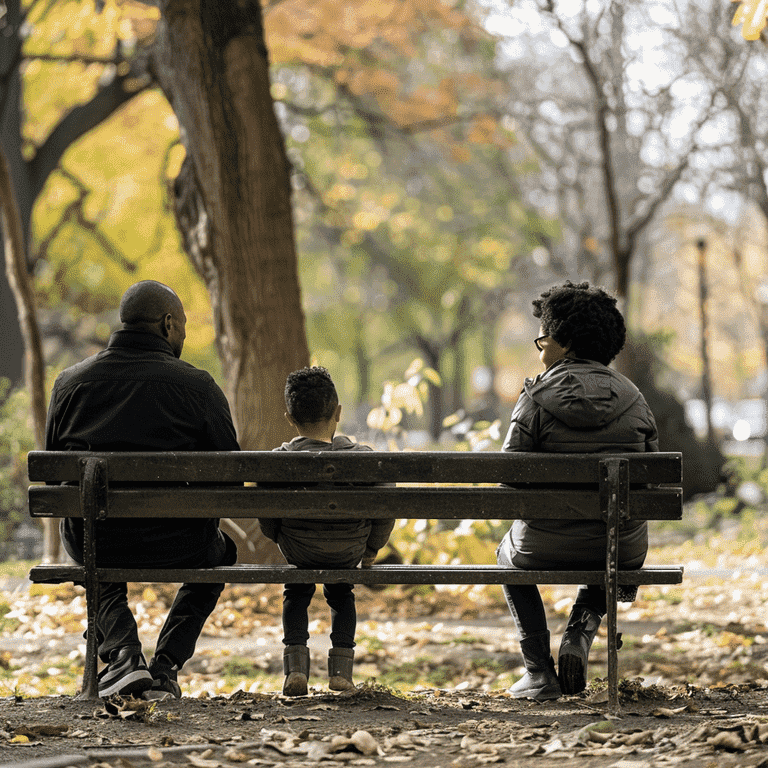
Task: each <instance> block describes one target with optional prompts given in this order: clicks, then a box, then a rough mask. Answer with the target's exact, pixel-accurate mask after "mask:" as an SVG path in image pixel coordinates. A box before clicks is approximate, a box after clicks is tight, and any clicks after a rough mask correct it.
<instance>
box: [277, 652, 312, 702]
mask: <svg viewBox="0 0 768 768" xmlns="http://www.w3.org/2000/svg"><path fill="white" fill-rule="evenodd" d="M283 672H284V673H285V680H284V681H283V694H285V695H286V696H306V695H307V678H308V677H309V648H307V646H306V645H289V646H287V647H286V648H285V649H284V650H283Z"/></svg>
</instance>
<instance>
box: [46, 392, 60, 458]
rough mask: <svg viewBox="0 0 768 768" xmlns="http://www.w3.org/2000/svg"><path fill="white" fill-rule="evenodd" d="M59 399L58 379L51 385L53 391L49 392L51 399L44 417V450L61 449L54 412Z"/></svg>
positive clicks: (55, 412)
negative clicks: (57, 437)
mask: <svg viewBox="0 0 768 768" xmlns="http://www.w3.org/2000/svg"><path fill="white" fill-rule="evenodd" d="M58 401H59V379H58V378H57V379H56V382H55V383H54V385H53V391H52V392H51V400H50V403H49V404H48V414H47V416H46V419H45V450H46V451H58V450H61V448H60V446H59V445H58V441H57V439H56V414H57V410H58Z"/></svg>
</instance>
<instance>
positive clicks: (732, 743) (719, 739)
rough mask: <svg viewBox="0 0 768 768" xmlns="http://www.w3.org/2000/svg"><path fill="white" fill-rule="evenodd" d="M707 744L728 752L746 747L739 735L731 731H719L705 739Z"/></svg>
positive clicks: (738, 750) (740, 750) (742, 749)
mask: <svg viewBox="0 0 768 768" xmlns="http://www.w3.org/2000/svg"><path fill="white" fill-rule="evenodd" d="M707 744H711V745H712V746H713V747H717V748H718V749H725V750H727V751H729V752H743V751H744V750H745V749H746V745H745V744H744V742H743V741H742V740H741V737H740V736H738V735H737V734H735V733H733V732H731V731H721V732H720V733H718V734H717V735H716V736H713V737H712V738H710V739H707Z"/></svg>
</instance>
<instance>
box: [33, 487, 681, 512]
mask: <svg viewBox="0 0 768 768" xmlns="http://www.w3.org/2000/svg"><path fill="white" fill-rule="evenodd" d="M478 490H479V489H477V488H444V487H427V488H413V487H406V488H371V487H368V488H361V487H352V486H347V487H341V488H314V489H309V490H283V489H260V488H247V487H246V488H142V489H132V490H127V489H117V490H110V491H109V493H108V497H107V498H108V503H109V517H110V518H115V517H157V516H162V517H189V516H190V515H191V514H196V515H200V516H209V517H232V518H236V517H241V518H243V517H244V518H253V517H320V518H343V517H345V516H350V517H367V518H392V517H394V518H434V519H464V518H466V519H491V520H495V519H497V520H511V519H520V518H526V517H528V518H531V519H537V518H559V519H600V518H601V517H602V515H601V511H600V502H599V497H598V495H597V494H596V493H595V491H594V490H592V491H589V490H575V489H570V490H547V491H543V490H541V489H532V490H516V489H511V488H483V489H482V490H483V493H482V494H480V495H478V493H477V491H478ZM681 493H682V492H681V491H680V489H679V488H653V489H648V490H646V489H637V490H634V491H633V492H632V493H631V494H630V501H629V517H630V519H639V520H679V519H680V516H681V510H682V497H681ZM29 509H30V514H31V515H32V516H33V517H80V516H82V513H81V511H80V492H79V488H77V487H76V486H34V487H31V488H30V489H29Z"/></svg>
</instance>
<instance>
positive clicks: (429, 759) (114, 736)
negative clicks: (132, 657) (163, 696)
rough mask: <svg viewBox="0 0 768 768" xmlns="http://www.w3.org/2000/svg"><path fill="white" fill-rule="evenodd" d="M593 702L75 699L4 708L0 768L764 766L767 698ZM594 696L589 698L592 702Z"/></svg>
mask: <svg viewBox="0 0 768 768" xmlns="http://www.w3.org/2000/svg"><path fill="white" fill-rule="evenodd" d="M600 698H602V697H601V696H600V695H599V694H598V695H597V696H594V695H593V696H592V697H591V698H590V696H589V695H581V696H573V697H567V698H564V699H561V700H559V701H557V702H551V703H546V704H537V703H534V702H528V701H516V700H514V699H512V698H510V697H508V696H507V695H506V694H502V693H490V694H489V693H482V692H478V691H473V690H467V689H465V690H462V691H455V690H453V691H443V690H439V689H435V690H430V691H422V692H419V693H416V694H411V695H409V696H407V697H406V696H403V695H394V694H393V693H391V692H389V691H386V690H384V689H381V688H376V687H372V686H367V685H364V684H363V685H360V686H359V687H358V690H357V691H356V692H354V693H353V694H351V695H350V694H338V695H331V694H328V693H323V692H317V693H311V694H310V695H309V696H306V697H301V698H297V699H286V698H284V697H283V696H282V695H280V694H249V693H243V692H240V693H236V694H233V695H231V696H228V697H213V698H207V697H204V698H191V697H184V698H182V699H181V700H172V701H164V702H160V703H156V704H154V705H149V703H148V702H141V703H139V702H134V701H133V700H128V701H123V700H121V699H119V698H113V699H112V700H108V701H103V702H100V701H97V702H88V701H82V700H78V699H75V698H72V697H46V698H39V699H20V700H17V699H15V698H13V697H6V698H4V699H2V700H0V724H1V726H2V730H3V732H4V733H3V734H2V735H3V736H5V737H6V738H8V737H9V736H10V735H11V734H14V735H15V736H16V737H17V738H18V736H20V735H26V736H27V738H28V739H29V741H27V742H24V743H23V745H22V744H20V743H15V744H12V743H6V744H5V745H4V746H2V747H0V761H2V762H1V764H2V765H16V766H25V767H28V768H32V767H33V766H35V768H38V767H39V768H44V767H45V768H55V767H56V766H62V768H64V767H65V766H70V765H86V766H99V767H100V768H106V767H107V766H116V767H118V766H119V767H120V768H130V766H137V767H138V766H164V765H168V766H171V765H183V766H197V767H198V768H218V766H234V765H236V764H238V763H244V764H247V765H260V766H273V765H280V766H285V768H299V766H308V765H318V764H319V763H325V764H328V763H329V762H330V763H339V762H343V763H347V764H349V765H356V766H384V765H388V764H391V763H398V762H407V763H408V764H409V765H412V766H414V768H420V767H424V768H427V766H428V767H429V768H434V767H436V766H478V765H483V764H486V763H488V764H490V763H500V764H504V765H508V766H522V765H525V766H535V767H536V768H552V767H553V766H562V765H564V761H567V760H571V761H576V763H577V764H578V765H579V766H581V767H582V768H598V766H599V767H600V768H603V767H606V768H607V767H608V766H611V767H612V768H646V767H647V768H651V767H654V768H655V766H664V765H678V766H685V767H687V766H691V767H692V768H693V766H695V767H696V768H707V767H708V766H713V767H714V766H717V768H722V767H725V766H731V765H733V766H763V768H765V766H768V746H766V742H768V689H766V688H764V687H759V688H753V689H743V688H739V687H725V688H720V689H700V688H695V687H688V688H683V689H671V688H651V689H642V688H638V687H637V686H632V685H631V684H630V685H625V686H624V694H623V697H622V714H621V716H620V717H618V718H608V717H606V716H605V714H604V709H603V704H601V703H600V701H599V700H600ZM594 699H597V701H595V700H594Z"/></svg>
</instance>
